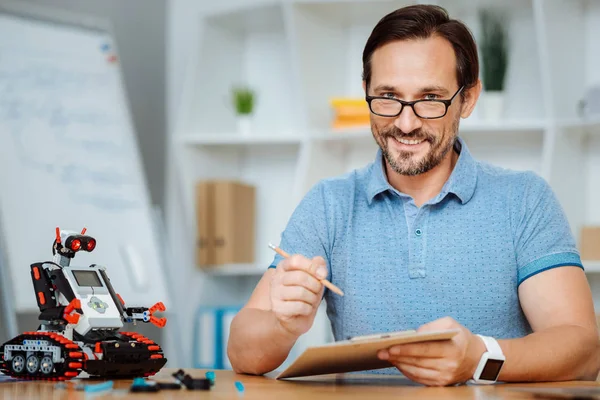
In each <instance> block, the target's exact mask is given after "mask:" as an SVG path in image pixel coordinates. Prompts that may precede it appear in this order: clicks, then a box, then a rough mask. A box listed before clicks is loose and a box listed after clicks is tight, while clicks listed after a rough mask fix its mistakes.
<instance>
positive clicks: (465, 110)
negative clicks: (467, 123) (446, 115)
mask: <svg viewBox="0 0 600 400" xmlns="http://www.w3.org/2000/svg"><path fill="white" fill-rule="evenodd" d="M481 88H482V85H481V80H479V79H477V83H476V84H475V85H473V87H471V88H470V89H467V90H466V91H465V99H464V101H463V104H462V108H461V111H460V116H461V117H462V118H467V117H468V116H469V115H471V113H472V112H473V109H474V108H475V104H477V100H478V99H479V95H480V94H481Z"/></svg>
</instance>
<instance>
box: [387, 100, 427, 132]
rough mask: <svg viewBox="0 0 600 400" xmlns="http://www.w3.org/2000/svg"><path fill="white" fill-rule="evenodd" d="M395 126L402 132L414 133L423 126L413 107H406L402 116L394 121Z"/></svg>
mask: <svg viewBox="0 0 600 400" xmlns="http://www.w3.org/2000/svg"><path fill="white" fill-rule="evenodd" d="M394 125H395V126H396V127H397V128H398V129H400V130H401V131H402V132H412V131H414V130H415V129H419V128H421V127H422V126H423V121H422V120H421V118H419V117H417V115H416V114H415V111H414V110H413V108H412V107H411V106H406V105H405V106H404V107H403V108H402V112H401V113H400V115H398V116H397V117H396V119H395V120H394Z"/></svg>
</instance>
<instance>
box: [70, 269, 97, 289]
mask: <svg viewBox="0 0 600 400" xmlns="http://www.w3.org/2000/svg"><path fill="white" fill-rule="evenodd" d="M73 276H74V277H75V280H76V281H77V284H78V285H79V286H92V287H102V282H100V278H98V274H97V273H96V271H73Z"/></svg>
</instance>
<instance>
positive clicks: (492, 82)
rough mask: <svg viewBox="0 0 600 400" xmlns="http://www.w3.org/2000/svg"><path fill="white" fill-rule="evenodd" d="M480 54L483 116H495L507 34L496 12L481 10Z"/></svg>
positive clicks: (501, 99) (504, 67) (500, 98)
mask: <svg viewBox="0 0 600 400" xmlns="http://www.w3.org/2000/svg"><path fill="white" fill-rule="evenodd" d="M479 18H480V23H481V39H480V53H481V63H482V70H483V71H482V80H483V96H482V99H481V100H482V106H483V107H482V108H483V110H482V111H483V117H484V118H487V119H498V118H500V117H501V116H502V112H503V109H504V83H505V76H506V70H507V66H508V34H507V31H506V26H505V25H504V23H503V21H505V20H506V19H505V18H504V16H502V15H501V14H500V13H499V12H498V11H492V10H482V11H481V12H480V14H479Z"/></svg>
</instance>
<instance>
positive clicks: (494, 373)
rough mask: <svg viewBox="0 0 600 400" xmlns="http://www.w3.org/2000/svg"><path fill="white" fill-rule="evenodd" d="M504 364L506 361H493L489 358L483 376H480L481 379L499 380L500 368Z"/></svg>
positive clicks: (482, 372)
mask: <svg viewBox="0 0 600 400" xmlns="http://www.w3.org/2000/svg"><path fill="white" fill-rule="evenodd" d="M503 364H504V360H493V359H490V358H488V360H487V362H486V363H485V366H484V367H483V370H482V371H481V374H479V378H478V379H481V380H485V381H495V380H496V379H497V378H498V374H499V373H500V368H502V365H503Z"/></svg>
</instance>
